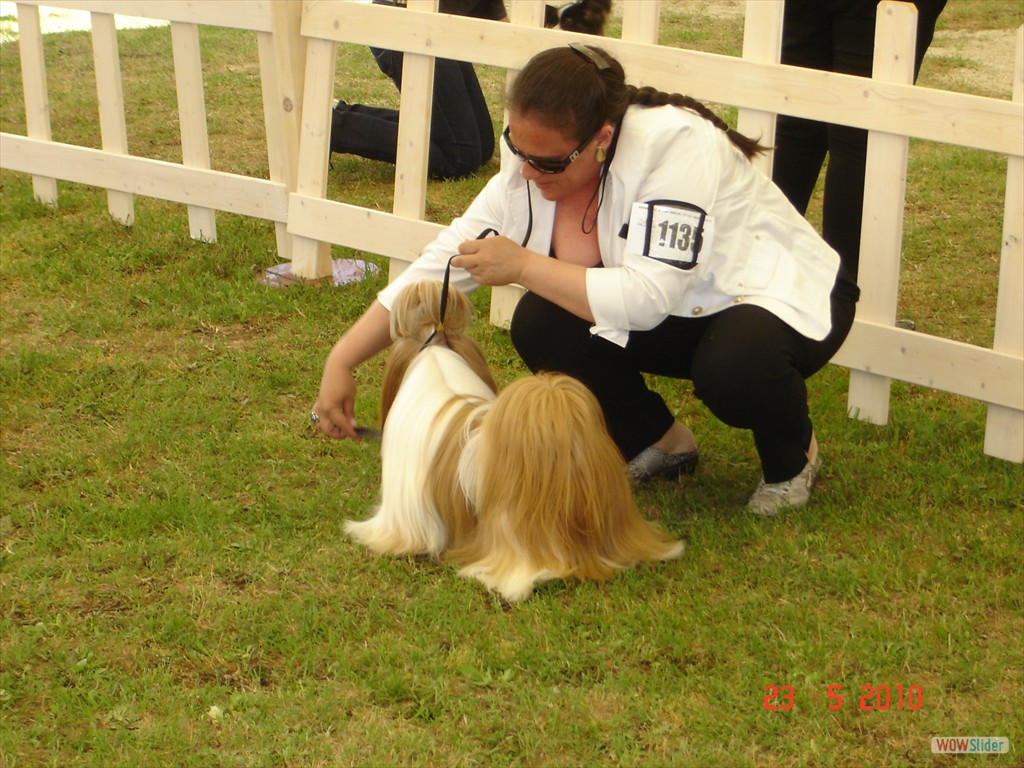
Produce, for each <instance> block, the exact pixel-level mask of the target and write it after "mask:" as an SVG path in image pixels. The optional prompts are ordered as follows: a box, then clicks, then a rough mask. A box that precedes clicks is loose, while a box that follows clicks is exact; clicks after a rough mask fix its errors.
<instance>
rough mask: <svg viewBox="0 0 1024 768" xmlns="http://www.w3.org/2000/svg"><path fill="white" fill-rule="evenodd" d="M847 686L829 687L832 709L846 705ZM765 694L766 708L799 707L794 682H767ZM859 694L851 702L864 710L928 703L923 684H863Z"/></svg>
mask: <svg viewBox="0 0 1024 768" xmlns="http://www.w3.org/2000/svg"><path fill="white" fill-rule="evenodd" d="M843 688H844V686H842V685H830V686H828V690H827V691H826V692H825V702H826V706H827V707H828V708H829V709H833V710H835V709H842V708H843V707H844V706H845V704H846V699H845V698H844V696H843ZM764 693H765V696H764V708H765V709H766V710H770V711H789V710H791V709H793V708H794V707H796V703H797V695H796V689H795V688H794V687H793V686H792V685H766V686H764ZM857 694H859V695H857ZM857 694H855V695H853V696H852V697H851V705H856V706H857V708H858V709H860V710H862V711H864V712H870V711H876V712H884V711H887V710H892V709H898V710H901V709H910V710H917V709H921V707H922V706H924V690H923V689H922V688H921V686H919V685H908V686H904V685H862V686H861V687H860V688H859V689H858V690H857Z"/></svg>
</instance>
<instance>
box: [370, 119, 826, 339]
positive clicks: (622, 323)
mask: <svg viewBox="0 0 1024 768" xmlns="http://www.w3.org/2000/svg"><path fill="white" fill-rule="evenodd" d="M520 162H521V161H519V160H518V159H516V158H515V157H514V156H513V155H511V153H509V152H508V149H507V147H505V146H504V145H503V146H502V170H501V171H500V172H499V173H498V174H497V175H496V176H494V177H493V178H492V179H491V180H490V181H489V182H488V183H487V185H486V186H485V187H484V189H483V190H482V191H481V192H480V194H479V195H478V196H477V198H476V199H475V200H474V201H473V203H472V204H471V205H470V206H469V208H468V209H467V211H466V213H465V214H464V215H463V216H460V217H459V218H458V219H456V220H455V221H453V222H452V224H451V225H450V226H449V227H447V228H446V229H445V230H444V231H443V232H442V233H441V234H440V235H439V236H438V237H437V238H436V239H435V240H434V241H433V242H432V243H431V244H430V245H428V246H427V248H426V249H425V250H424V251H423V254H422V255H421V256H420V258H419V259H417V260H416V261H415V262H413V264H412V265H410V267H409V268H408V269H406V270H405V271H404V272H403V273H402V275H401V276H400V277H399V278H398V279H397V280H395V282H394V283H392V284H391V285H389V286H388V287H387V288H385V289H384V290H383V291H381V292H380V294H379V296H378V298H379V300H380V302H381V303H382V304H383V305H384V306H385V307H387V308H389V309H390V307H391V304H392V302H393V301H394V298H395V296H396V295H397V293H398V291H399V290H400V289H401V287H402V286H404V285H406V284H408V283H409V282H412V281H415V280H423V279H441V277H442V276H443V274H444V268H445V265H446V263H447V261H448V259H449V258H450V257H451V256H453V255H454V254H456V253H458V246H459V243H461V242H462V241H464V240H471V239H473V238H475V237H477V236H478V235H479V234H480V233H481V232H482V231H484V230H485V229H487V228H488V227H491V228H493V229H496V230H497V231H498V232H499V233H500V234H502V235H504V236H506V237H508V238H509V239H511V240H514V241H516V242H519V243H523V240H524V238H525V237H526V236H527V233H528V232H529V239H528V240H527V241H526V242H525V243H523V245H525V247H527V248H529V249H530V250H532V251H535V252H537V253H550V251H551V235H552V229H553V224H554V216H555V203H553V202H549V201H547V200H544V199H543V198H542V197H541V195H540V194H539V193H537V191H536V190H533V189H532V188H531V187H530V185H529V184H528V183H527V182H526V180H525V179H523V177H522V175H521V174H520ZM603 195H604V199H603V201H602V203H601V208H600V211H599V213H598V224H597V227H598V240H599V246H600V251H601V262H602V266H599V267H594V268H591V269H588V270H587V278H586V285H587V298H588V300H589V302H590V308H591V311H592V312H593V314H594V319H595V323H594V325H593V327H592V329H591V332H592V333H594V334H597V335H599V336H602V337H604V338H606V339H609V340H610V341H613V342H615V343H616V344H619V345H620V346H625V344H626V342H627V341H628V339H629V332H630V331H632V330H648V329H650V328H654V327H655V326H657V325H659V324H660V323H661V322H662V321H663V320H664V319H665V318H666V317H668V316H669V315H676V316H680V317H697V316H701V315H707V314H711V313H714V312H719V311H721V310H723V309H725V308H727V307H729V306H732V305H734V304H737V303H740V302H746V303H749V304H754V305H757V306H759V307H763V308H764V309H766V310H768V311H769V312H771V313H772V314H774V315H775V316H777V317H778V318H779V319H781V320H783V321H784V322H786V323H787V324H788V325H790V326H791V327H793V328H794V329H795V330H797V331H798V332H799V333H801V334H802V335H804V336H806V337H808V338H811V339H815V340H820V339H823V338H824V337H825V336H826V335H827V334H828V332H829V330H830V328H831V309H830V294H831V291H832V287H833V285H834V284H835V281H836V275H837V272H838V269H839V256H838V254H836V252H835V251H833V250H832V249H831V248H830V247H829V246H828V244H827V243H825V241H824V240H822V239H821V237H820V236H819V235H818V233H817V232H816V231H815V230H814V228H813V227H812V226H811V225H810V224H809V223H808V222H807V220H806V219H804V217H803V216H801V215H800V214H799V213H798V212H797V211H796V209H795V208H793V206H792V205H790V203H789V201H788V200H787V199H786V197H785V195H783V194H782V192H781V191H780V190H779V189H778V187H776V186H775V185H774V184H773V183H772V182H771V181H770V180H769V179H768V178H767V177H766V176H765V175H764V174H763V173H761V172H760V171H758V170H756V169H755V168H754V167H753V166H752V165H751V164H750V162H749V161H748V160H747V159H746V158H745V157H744V156H743V155H742V153H740V152H739V150H737V149H736V148H735V147H734V146H733V144H732V143H731V142H730V141H729V139H728V137H727V136H726V135H725V133H723V132H722V131H721V130H719V129H718V128H716V127H715V126H714V125H712V124H711V123H710V122H709V121H708V120H706V119H704V118H703V117H701V116H700V115H697V114H696V113H694V112H692V111H690V110H687V109H679V108H677V107H672V106H664V107H639V106H633V107H630V108H629V110H628V111H627V113H626V116H625V118H624V119H623V122H622V126H621V128H620V135H619V138H618V143H617V146H616V149H615V154H614V157H613V158H612V162H611V165H610V166H609V169H608V179H607V185H606V187H605V190H604V193H603ZM528 196H529V202H528ZM655 200H667V201H679V202H682V203H684V204H690V205H696V206H698V207H699V208H701V209H703V210H704V211H706V212H707V214H708V217H709V218H710V219H711V220H712V221H713V224H712V225H711V228H713V233H712V236H711V238H710V239H711V244H710V247H709V248H708V247H705V248H703V249H702V250H701V251H700V252H699V254H698V257H697V264H696V266H694V267H693V268H691V269H689V270H684V269H680V268H679V267H677V266H673V265H671V264H668V263H663V262H662V261H657V260H655V259H653V258H649V257H648V256H644V255H643V254H642V253H640V252H638V249H633V250H634V251H636V252H632V251H631V250H629V249H627V247H626V242H627V241H626V237H625V229H624V227H625V225H628V224H629V222H630V216H631V211H632V210H633V205H634V203H638V202H640V203H644V202H650V201H655ZM531 204H532V212H531ZM634 226H635V225H634ZM706 229H707V228H706ZM452 282H453V283H454V284H456V285H458V286H459V287H460V288H462V289H463V290H464V291H470V290H472V289H474V288H475V287H476V284H475V283H474V282H473V281H472V279H471V278H470V277H469V274H468V273H467V272H465V271H464V270H458V269H453V270H452Z"/></svg>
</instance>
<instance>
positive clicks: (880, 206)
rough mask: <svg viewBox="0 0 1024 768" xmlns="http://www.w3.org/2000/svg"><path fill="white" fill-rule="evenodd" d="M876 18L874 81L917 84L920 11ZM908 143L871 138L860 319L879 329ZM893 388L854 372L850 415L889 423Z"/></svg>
mask: <svg viewBox="0 0 1024 768" xmlns="http://www.w3.org/2000/svg"><path fill="white" fill-rule="evenodd" d="M877 19H878V21H877V28H876V30H875V53H874V62H873V64H872V71H873V77H874V78H875V79H876V80H882V81H886V82H894V83H910V82H913V79H914V44H915V40H916V37H917V9H916V8H915V7H914V6H913V5H911V4H909V3H901V2H892V1H891V0H883V2H882V3H880V4H879V6H878V16H877ZM909 144H910V140H909V139H908V138H907V137H906V136H900V135H896V134H885V133H881V132H879V131H870V132H869V133H868V150H867V166H866V169H865V178H864V219H863V224H862V227H861V246H860V254H861V255H860V271H859V276H858V282H859V284H860V287H861V299H860V303H859V304H858V305H857V319H858V320H863V321H866V322H869V323H877V324H879V325H893V324H894V323H895V322H896V302H897V298H898V288H899V281H900V252H901V250H902V247H903V209H904V205H905V199H906V188H907V154H908V147H909ZM908 333H910V331H908ZM891 383H892V382H891V380H890V379H889V378H888V377H886V376H879V375H877V374H873V373H868V372H866V371H856V370H854V371H850V391H849V399H848V401H847V402H848V408H849V411H850V413H851V414H852V415H854V416H857V417H858V418H861V419H864V420H866V421H870V422H872V423H874V424H885V423H886V422H887V421H888V419H889V394H890V385H891Z"/></svg>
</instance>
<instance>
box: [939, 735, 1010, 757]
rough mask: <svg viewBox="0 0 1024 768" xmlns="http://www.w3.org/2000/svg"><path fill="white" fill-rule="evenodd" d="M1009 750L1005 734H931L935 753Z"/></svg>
mask: <svg viewBox="0 0 1024 768" xmlns="http://www.w3.org/2000/svg"><path fill="white" fill-rule="evenodd" d="M1009 751H1010V740H1009V739H1008V738H1007V737H1006V736H932V753H934V754H936V755H1004V754H1006V753H1007V752H1009Z"/></svg>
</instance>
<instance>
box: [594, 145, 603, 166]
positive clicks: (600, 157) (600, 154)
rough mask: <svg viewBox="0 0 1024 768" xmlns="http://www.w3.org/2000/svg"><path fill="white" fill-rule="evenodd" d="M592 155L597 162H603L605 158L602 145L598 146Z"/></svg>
mask: <svg viewBox="0 0 1024 768" xmlns="http://www.w3.org/2000/svg"><path fill="white" fill-rule="evenodd" d="M594 157H595V158H596V159H597V162H599V163H603V162H604V158H605V151H604V147H598V148H597V152H595V153H594Z"/></svg>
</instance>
